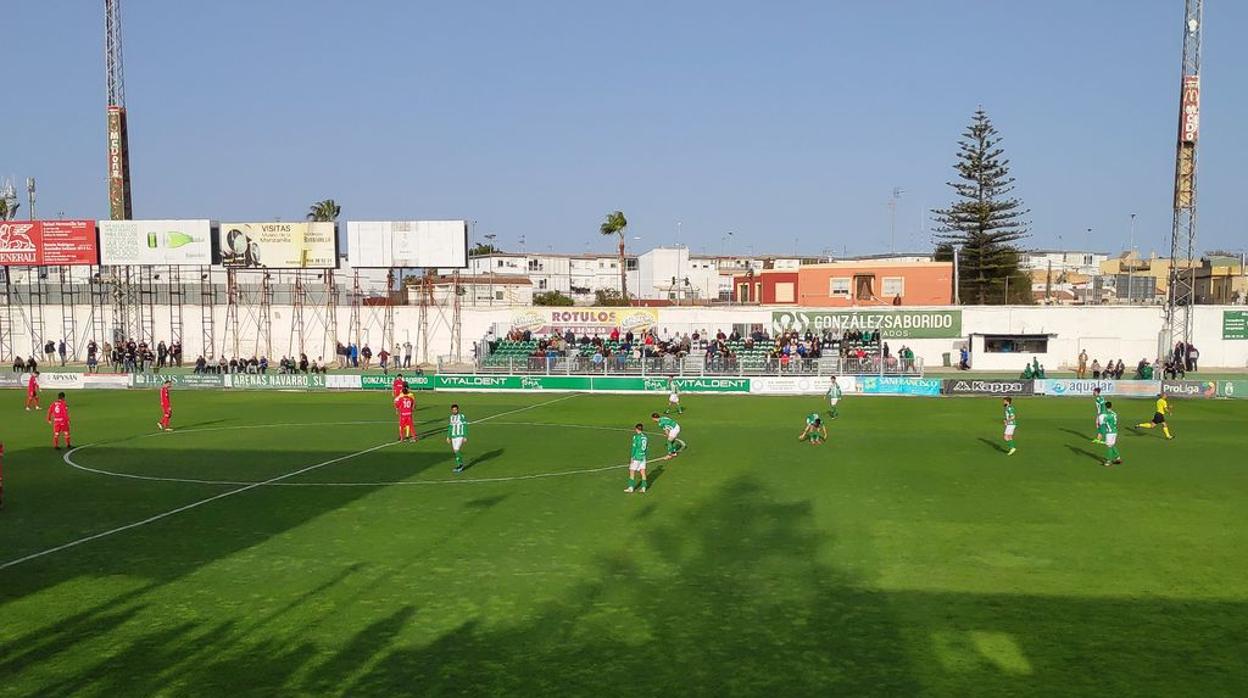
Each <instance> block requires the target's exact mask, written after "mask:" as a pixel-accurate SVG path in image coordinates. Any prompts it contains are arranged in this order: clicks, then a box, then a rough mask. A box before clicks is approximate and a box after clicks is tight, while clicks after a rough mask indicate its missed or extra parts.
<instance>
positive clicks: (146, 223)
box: [100, 219, 213, 267]
mask: <svg viewBox="0 0 1248 698" xmlns="http://www.w3.org/2000/svg"><path fill="white" fill-rule="evenodd" d="M212 263H213V255H212V221H209V220H202V219H195V220H142V221H100V264H105V265H118V266H122V265H130V266H153V265H162V266H174V267H181V266H207V265H209V264H212Z"/></svg>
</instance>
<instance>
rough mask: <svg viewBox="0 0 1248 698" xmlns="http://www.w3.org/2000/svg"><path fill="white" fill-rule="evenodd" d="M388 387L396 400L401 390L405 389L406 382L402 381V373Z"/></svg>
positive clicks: (401, 392)
mask: <svg viewBox="0 0 1248 698" xmlns="http://www.w3.org/2000/svg"><path fill="white" fill-rule="evenodd" d="M390 387H391V388H393V389H394V397H395V398H396V399H397V398H398V397H399V396H400V395H402V394H403V390H404V389H405V388H407V381H405V380H403V374H402V373H400V374H399V375H397V376H395V377H394V382H393V383H391V384H390Z"/></svg>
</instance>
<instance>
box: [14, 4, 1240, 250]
mask: <svg viewBox="0 0 1248 698" xmlns="http://www.w3.org/2000/svg"><path fill="white" fill-rule="evenodd" d="M101 4H102V3H99V2H88V1H87V0H46V1H41V2H20V3H9V4H8V5H6V7H5V12H4V24H5V28H6V31H5V40H4V41H3V42H0V65H3V66H5V74H6V78H5V88H4V89H5V98H4V102H5V103H6V106H5V108H4V109H3V110H0V111H2V113H3V114H4V118H3V120H0V126H2V127H3V130H2V131H0V134H2V136H0V137H2V138H3V144H4V145H3V148H0V176H3V177H9V176H13V177H15V178H18V181H19V185H20V181H21V180H22V179H24V178H25V177H27V176H32V175H33V176H35V177H37V178H38V181H39V187H40V204H39V206H40V209H41V210H40V213H41V215H44V216H49V217H50V216H54V215H56V213H58V212H64V214H65V215H66V216H67V217H104V216H106V215H107V196H106V185H105V178H104V177H105V142H104V68H103V59H102V54H103V39H102V34H103V31H102V25H103V19H102V16H101V14H102V10H101V9H100V5H101ZM1182 12H1183V2H1182V0H1131V1H1115V0H1097V1H1096V2H1086V0H1085V1H1082V2H1079V1H1075V0H1046V1H1045V2H1025V1H1023V0H997V1H989V0H983V1H978V2H975V1H970V0H960V1H959V0H948V1H942V0H927V1H923V0H914V1H901V0H899V1H896V2H888V1H885V0H880V1H879V2H869V3H863V2H858V3H848V2H833V1H831V0H826V1H824V2H775V3H762V2H734V1H727V0H724V1H719V2H694V1H689V2H680V3H672V2H648V1H642V2H630V3H595V2H574V1H571V0H568V1H558V2H551V1H545V2H531V3H514V2H479V3H461V2H452V3H445V2H443V3H431V2H417V1H410V2H409V1H401V0H371V1H370V0H360V1H359V2H342V0H332V1H331V0H298V1H297V0H287V1H281V0H246V1H244V0H214V1H213V2H195V3H191V2H167V1H165V0H124V2H123V24H124V30H125V61H126V88H127V106H128V108H129V112H130V134H131V141H130V142H131V157H132V166H133V172H134V175H133V176H134V206H135V213H136V217H140V218H156V217H212V218H216V219H219V220H231V219H232V220H240V219H242V220H263V219H272V218H283V219H287V220H289V219H293V218H299V217H301V216H302V214H303V213H304V212H305V211H306V210H307V206H308V204H309V203H310V202H312V201H313V200H316V199H320V198H325V197H332V198H335V199H337V200H338V202H339V203H340V204H341V205H342V208H343V216H344V218H355V219H374V220H376V219H419V218H466V219H469V220H475V221H476V225H475V232H476V237H477V238H481V237H482V236H483V235H484V234H486V233H496V234H497V235H498V242H499V243H501V244H502V245H503V246H504V247H507V248H509V249H516V248H518V247H519V240H520V238H521V236H523V237H524V239H525V243H526V247H527V249H529V250H546V249H547V248H551V249H553V250H555V251H566V252H583V251H587V250H606V249H609V248H610V245H609V243H608V242H607V241H606V240H605V239H603V238H602V237H601V236H599V235H598V234H597V227H598V224H599V222H600V220H601V218H602V216H603V214H604V213H605V212H607V211H609V210H612V209H616V208H620V209H623V210H624V211H625V212H626V213H627V214H628V217H629V219H630V221H631V223H632V225H631V228H630V229H631V230H632V233H631V234H632V235H634V236H637V237H639V238H640V240H637V241H630V246H633V247H635V248H637V249H643V248H648V247H651V246H654V245H658V244H670V243H672V242H674V241H679V242H682V243H685V244H688V245H689V246H690V247H691V248H692V249H693V250H694V251H699V250H706V251H709V252H721V251H723V250H725V249H729V250H731V251H732V252H737V253H744V252H754V253H763V252H779V253H788V252H791V251H793V249H794V248H795V247H796V248H799V249H801V250H802V251H804V252H817V251H822V250H831V251H833V252H835V253H837V254H840V253H842V252H848V253H849V254H855V253H860V254H861V253H869V252H876V251H887V249H888V248H889V214H888V208H887V206H886V203H887V201H888V198H889V195H890V192H891V190H892V189H893V187H901V188H903V189H904V190H905V191H904V193H903V194H902V198H901V201H900V205H899V207H898V211H897V243H896V247H897V248H898V249H910V248H917V249H929V248H930V234H929V233H925V232H923V229H924V226H925V225H926V224H925V223H924V215H923V211H924V210H925V209H930V208H932V207H933V206H936V205H941V204H944V203H947V202H948V200H949V190H948V188H947V187H946V186H945V185H944V182H946V181H947V180H948V179H949V177H950V176H951V164H952V159H953V154H954V152H955V141H956V138H957V137H958V135H959V134H960V132H961V130H962V129H963V127H964V126H965V125H966V122H967V120H968V118H969V116H970V114H971V112H972V111H973V110H974V109H975V107H976V105H979V104H982V105H983V106H984V107H985V109H987V110H988V112H989V114H990V115H991V116H992V118H993V119H994V121H995V122H996V124H997V126H998V128H999V129H1000V130H1001V131H1002V134H1003V136H1004V137H1005V147H1006V150H1007V154H1008V155H1009V156H1010V158H1011V159H1012V161H1013V168H1014V172H1013V173H1014V175H1015V177H1017V179H1018V190H1017V193H1018V195H1019V196H1021V197H1022V198H1023V199H1024V201H1025V202H1026V204H1027V205H1028V206H1029V207H1030V208H1031V216H1030V218H1031V220H1032V223H1033V238H1032V240H1031V241H1030V245H1031V246H1035V247H1048V246H1056V245H1058V244H1061V245H1063V246H1066V247H1087V246H1088V245H1089V237H1091V238H1092V243H1091V245H1092V246H1094V247H1096V248H1099V249H1108V250H1118V249H1121V248H1122V247H1124V246H1125V245H1126V243H1127V238H1128V228H1129V225H1128V223H1129V219H1130V214H1131V213H1135V214H1137V217H1136V234H1135V237H1136V242H1137V246H1138V247H1140V248H1142V250H1143V251H1144V252H1145V253H1147V252H1148V251H1149V250H1152V249H1163V248H1167V249H1168V242H1167V241H1168V236H1169V231H1170V220H1171V211H1170V199H1171V190H1172V173H1173V160H1174V140H1175V132H1176V128H1177V126H1176V124H1177V116H1176V111H1177V99H1178V94H1177V92H1178V81H1179V51H1180V31H1181V25H1182ZM1205 19H1206V29H1205V37H1204V38H1205V44H1204V70H1203V88H1204V94H1203V111H1202V123H1201V128H1202V130H1201V154H1200V158H1201V161H1200V162H1201V165H1200V166H1201V172H1200V197H1201V204H1200V236H1201V238H1200V246H1201V247H1202V248H1204V249H1209V248H1213V247H1224V248H1234V249H1242V248H1243V247H1244V246H1245V245H1248V242H1246V239H1248V237H1246V235H1245V233H1246V232H1248V231H1246V230H1245V225H1244V223H1243V216H1242V210H1241V206H1240V205H1239V204H1240V202H1241V200H1242V192H1243V190H1244V188H1245V184H1248V181H1246V177H1245V175H1244V167H1243V164H1244V163H1245V162H1248V130H1245V129H1244V128H1243V127H1242V125H1243V124H1244V123H1248V90H1245V89H1244V86H1245V85H1248V42H1244V41H1243V40H1242V36H1243V35H1244V33H1245V31H1246V30H1248V3H1242V2H1227V1H1225V0H1223V1H1222V2H1219V1H1218V0H1211V1H1210V2H1209V3H1208V8H1207V9H1206V17H1205ZM678 223H679V225H678ZM1088 228H1091V229H1092V231H1093V232H1092V234H1091V236H1089V234H1088V233H1087V229H1088ZM730 231H731V232H732V233H733V235H732V236H731V238H730V239H729V237H728V235H727V233H728V232H730ZM678 236H679V240H678Z"/></svg>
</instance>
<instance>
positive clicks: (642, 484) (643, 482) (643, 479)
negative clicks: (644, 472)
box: [641, 478, 646, 490]
mask: <svg viewBox="0 0 1248 698" xmlns="http://www.w3.org/2000/svg"><path fill="white" fill-rule="evenodd" d="M641 489H643V490H644V489H646V479H645V478H642V479H641Z"/></svg>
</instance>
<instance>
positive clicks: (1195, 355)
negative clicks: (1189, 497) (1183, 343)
mask: <svg viewBox="0 0 1248 698" xmlns="http://www.w3.org/2000/svg"><path fill="white" fill-rule="evenodd" d="M1186 349H1187V351H1186V352H1185V353H1186V354H1187V372H1188V373H1195V372H1196V370H1197V365H1196V362H1197V361H1198V360H1199V359H1200V351H1198V350H1197V349H1196V346H1195V345H1193V344H1191V343H1188V345H1187V347H1186ZM61 363H62V364H64V363H65V362H64V361H62V362H61Z"/></svg>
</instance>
